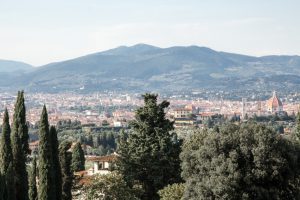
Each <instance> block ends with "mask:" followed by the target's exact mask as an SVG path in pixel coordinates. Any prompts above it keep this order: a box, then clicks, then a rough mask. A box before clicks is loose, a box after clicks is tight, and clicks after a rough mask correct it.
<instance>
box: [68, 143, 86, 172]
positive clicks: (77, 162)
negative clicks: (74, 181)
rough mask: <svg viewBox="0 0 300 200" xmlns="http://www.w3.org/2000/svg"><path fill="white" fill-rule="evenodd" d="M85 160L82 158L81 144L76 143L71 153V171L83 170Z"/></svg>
mask: <svg viewBox="0 0 300 200" xmlns="http://www.w3.org/2000/svg"><path fill="white" fill-rule="evenodd" d="M84 165H85V158H84V152H83V150H82V148H81V144H80V143H79V142H77V143H76V144H75V145H74V147H73V152H72V164H71V167H72V171H74V172H78V171H82V170H84V169H85V166H84Z"/></svg>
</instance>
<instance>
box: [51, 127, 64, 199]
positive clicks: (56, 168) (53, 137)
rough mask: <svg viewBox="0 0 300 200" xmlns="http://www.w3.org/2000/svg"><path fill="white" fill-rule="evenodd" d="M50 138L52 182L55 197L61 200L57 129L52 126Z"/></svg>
mask: <svg viewBox="0 0 300 200" xmlns="http://www.w3.org/2000/svg"><path fill="white" fill-rule="evenodd" d="M50 139H51V149H52V156H53V172H54V183H55V187H56V199H57V200H61V196H62V177H61V168H60V163H59V156H58V155H59V151H58V139H57V131H56V129H55V127H54V126H51V127H50Z"/></svg>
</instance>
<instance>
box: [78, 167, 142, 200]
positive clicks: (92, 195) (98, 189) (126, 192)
mask: <svg viewBox="0 0 300 200" xmlns="http://www.w3.org/2000/svg"><path fill="white" fill-rule="evenodd" d="M84 191H85V192H84V197H83V198H84V199H87V200H94V199H101V200H112V199H117V200H138V199H139V198H138V196H139V193H140V191H139V189H138V188H134V189H132V188H129V187H128V185H126V183H125V181H124V179H123V177H122V175H120V174H117V173H114V172H113V173H111V174H107V175H95V176H93V177H92V179H91V180H90V183H89V184H87V185H86V186H85V188H84Z"/></svg>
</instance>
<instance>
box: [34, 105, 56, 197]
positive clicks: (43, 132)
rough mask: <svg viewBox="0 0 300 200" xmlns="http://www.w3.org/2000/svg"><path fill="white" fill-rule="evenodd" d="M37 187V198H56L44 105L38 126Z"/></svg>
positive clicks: (50, 144) (50, 146)
mask: <svg viewBox="0 0 300 200" xmlns="http://www.w3.org/2000/svg"><path fill="white" fill-rule="evenodd" d="M38 160H39V164H38V173H39V187H38V199H42V200H56V187H55V182H54V180H55V178H54V170H53V155H52V143H51V137H50V133H49V122H48V114H47V109H46V106H44V107H43V111H42V115H41V119H40V128H39V159H38Z"/></svg>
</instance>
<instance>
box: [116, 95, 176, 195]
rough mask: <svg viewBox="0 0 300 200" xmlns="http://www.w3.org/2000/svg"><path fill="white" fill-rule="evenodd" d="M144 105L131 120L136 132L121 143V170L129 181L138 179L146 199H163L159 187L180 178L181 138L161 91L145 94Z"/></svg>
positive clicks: (119, 151)
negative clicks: (173, 131) (174, 131)
mask: <svg viewBox="0 0 300 200" xmlns="http://www.w3.org/2000/svg"><path fill="white" fill-rule="evenodd" d="M143 97H144V106H143V107H141V108H139V109H137V111H136V115H135V120H134V121H133V122H132V123H131V126H132V127H133V132H132V133H131V134H129V136H128V139H125V140H120V142H119V144H118V145H119V146H118V154H119V155H120V156H119V159H118V161H117V168H118V171H119V172H120V173H121V174H122V175H123V176H124V178H125V180H126V182H127V183H128V184H129V185H133V184H134V183H136V182H138V183H139V184H141V185H142V187H143V189H144V191H145V192H144V194H143V196H142V199H149V200H150V199H151V200H152V199H159V196H158V194H157V192H158V190H160V189H162V188H163V187H164V186H166V185H168V184H172V183H176V182H180V180H181V179H180V159H179V153H180V141H178V140H177V136H176V134H175V133H171V131H172V130H173V129H174V128H173V122H171V121H170V120H168V119H166V114H165V112H166V109H168V106H169V102H167V101H162V102H161V103H157V95H153V94H145V95H144V96H143Z"/></svg>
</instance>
